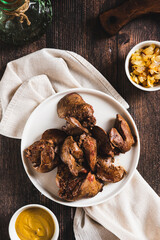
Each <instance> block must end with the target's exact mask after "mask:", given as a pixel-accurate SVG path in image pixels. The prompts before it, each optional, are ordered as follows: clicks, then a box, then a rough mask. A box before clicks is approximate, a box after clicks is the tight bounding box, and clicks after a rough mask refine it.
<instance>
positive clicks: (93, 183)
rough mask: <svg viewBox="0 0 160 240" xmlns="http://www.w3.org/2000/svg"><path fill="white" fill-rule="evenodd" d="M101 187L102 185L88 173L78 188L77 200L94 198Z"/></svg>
mask: <svg viewBox="0 0 160 240" xmlns="http://www.w3.org/2000/svg"><path fill="white" fill-rule="evenodd" d="M102 187H103V184H102V183H101V182H99V181H98V180H97V179H96V177H95V175H94V174H91V172H89V173H88V175H87V177H86V179H85V180H84V181H83V183H82V185H81V187H80V190H79V195H78V199H81V198H89V197H94V196H95V195H97V193H99V192H100V191H101V190H102Z"/></svg>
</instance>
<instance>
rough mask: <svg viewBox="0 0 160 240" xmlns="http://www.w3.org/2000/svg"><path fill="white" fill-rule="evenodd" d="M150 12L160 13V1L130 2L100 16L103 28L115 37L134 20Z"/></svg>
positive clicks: (141, 0) (135, 0)
mask: <svg viewBox="0 0 160 240" xmlns="http://www.w3.org/2000/svg"><path fill="white" fill-rule="evenodd" d="M149 12H155V13H160V0H128V1H125V2H124V3H123V4H121V5H120V6H118V7H116V8H113V9H110V10H109V11H106V12H104V13H102V14H101V15H100V22H101V24H102V26H103V28H104V29H105V30H106V32H107V33H109V34H110V35H115V34H116V33H117V32H118V31H119V30H120V29H121V28H122V27H123V26H124V25H126V24H127V23H128V22H129V21H131V20H132V19H134V18H136V17H138V16H140V15H142V14H146V13H149Z"/></svg>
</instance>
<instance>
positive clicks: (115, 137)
mask: <svg viewBox="0 0 160 240" xmlns="http://www.w3.org/2000/svg"><path fill="white" fill-rule="evenodd" d="M109 140H110V142H111V143H112V145H113V146H114V147H117V148H118V149H120V151H122V149H123V146H124V141H123V138H122V137H121V135H120V134H119V132H118V131H117V129H116V128H111V130H110V131H109Z"/></svg>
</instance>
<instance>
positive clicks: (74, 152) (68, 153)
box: [60, 136, 87, 176]
mask: <svg viewBox="0 0 160 240" xmlns="http://www.w3.org/2000/svg"><path fill="white" fill-rule="evenodd" d="M60 157H61V159H62V161H63V162H64V163H65V164H67V165H68V167H69V170H70V172H71V173H72V175H74V176H78V173H79V172H84V173H86V172H87V171H86V169H85V168H84V167H83V166H82V165H80V164H78V161H79V162H82V159H83V151H82V149H80V148H79V147H78V145H77V143H76V142H75V141H74V140H73V137H72V136H69V137H67V138H66V139H65V141H64V143H63V145H62V148H61V154H60Z"/></svg>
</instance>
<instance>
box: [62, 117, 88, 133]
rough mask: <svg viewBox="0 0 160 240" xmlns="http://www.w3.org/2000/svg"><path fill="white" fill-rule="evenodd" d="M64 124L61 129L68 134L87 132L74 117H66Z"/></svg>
mask: <svg viewBox="0 0 160 240" xmlns="http://www.w3.org/2000/svg"><path fill="white" fill-rule="evenodd" d="M65 119H66V121H67V122H66V126H64V127H63V128H62V129H63V130H64V131H65V132H66V133H67V134H68V135H70V136H76V135H81V134H82V133H87V134H88V133H89V131H88V129H87V128H84V127H83V126H82V125H81V124H80V122H79V121H78V120H77V119H76V118H74V117H66V118H65Z"/></svg>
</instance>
